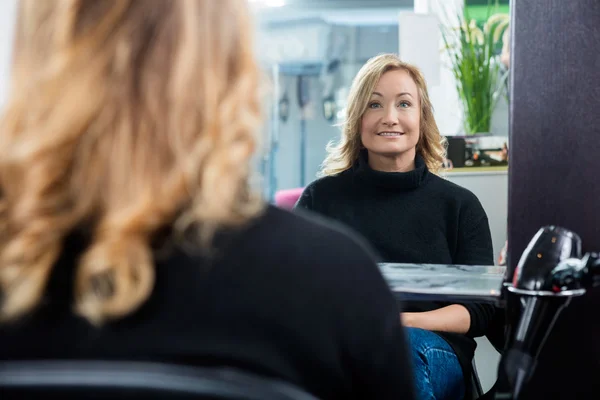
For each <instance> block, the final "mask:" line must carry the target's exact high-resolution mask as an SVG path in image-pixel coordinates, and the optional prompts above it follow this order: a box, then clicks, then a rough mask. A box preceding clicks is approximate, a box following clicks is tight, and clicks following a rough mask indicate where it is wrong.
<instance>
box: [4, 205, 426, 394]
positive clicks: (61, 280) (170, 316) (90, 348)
mask: <svg viewBox="0 0 600 400" xmlns="http://www.w3.org/2000/svg"><path fill="white" fill-rule="evenodd" d="M221 239H222V240H219V243H220V244H219V245H218V247H217V248H218V252H217V253H216V254H214V255H213V256H212V258H211V259H210V260H211V261H210V262H209V260H208V259H207V258H206V257H203V256H200V255H199V254H196V255H191V254H190V253H189V252H184V251H182V250H177V249H176V250H174V251H172V253H171V255H170V256H169V257H168V258H167V259H166V260H164V261H158V263H157V267H156V284H155V287H154V291H153V293H152V295H151V297H150V299H149V300H148V301H147V302H146V303H145V304H144V305H143V306H142V307H141V308H140V309H139V310H138V311H137V312H135V313H134V314H132V315H130V316H129V317H126V318H125V319H122V320H120V321H118V322H114V323H109V324H107V325H105V326H104V327H102V328H100V329H95V328H93V327H92V326H90V325H89V324H88V323H87V322H86V321H84V320H82V319H81V318H78V317H75V316H74V315H73V313H72V312H71V304H72V293H73V284H72V283H73V271H74V261H75V260H76V258H77V256H78V255H79V254H80V253H81V250H82V249H83V248H84V245H83V244H82V242H81V241H80V240H75V239H71V240H69V241H68V242H67V245H66V247H65V250H64V252H63V256H62V258H61V259H60V260H59V261H58V263H57V264H56V266H55V269H54V270H53V273H52V276H51V281H50V283H49V286H48V290H47V295H46V297H45V301H44V304H43V306H41V307H40V308H39V309H38V310H37V311H36V312H34V313H33V314H32V315H31V316H30V317H28V318H25V319H22V320H21V321H20V322H19V323H16V324H10V325H4V326H1V325H0V359H39V358H54V359H127V360H151V361H165V362H174V363H182V364H184V363H185V364H195V365H219V366H222V365H224V366H232V367H238V368H243V369H245V370H250V371H251V372H255V373H259V374H264V375H267V376H272V377H276V378H281V379H283V380H286V381H288V382H291V383H293V384H296V385H298V386H300V387H303V388H305V389H307V390H308V391H310V392H311V393H312V394H313V395H315V396H317V397H320V398H323V399H394V400H397V399H413V398H414V395H413V388H412V372H411V369H410V359H409V357H408V355H407V350H406V348H405V343H404V340H405V339H404V338H405V336H404V333H403V330H402V328H401V326H400V323H399V318H398V312H399V311H398V307H397V305H396V302H395V300H394V298H393V296H392V294H391V292H390V291H389V289H388V287H387V284H386V283H385V281H384V279H383V277H382V276H381V274H380V272H379V270H378V268H377V266H376V265H375V262H374V258H373V256H372V253H371V252H370V251H369V249H368V245H365V243H364V242H361V240H360V239H358V238H356V237H353V236H351V235H349V234H347V233H346V232H345V231H344V230H343V229H341V228H340V227H337V226H335V225H334V226H331V225H325V224H322V223H320V222H318V221H316V220H314V218H312V217H311V218H307V217H302V216H297V215H293V214H291V213H289V212H286V211H283V210H278V209H275V208H272V207H269V208H268V209H267V211H266V213H265V215H264V216H262V217H261V218H259V219H257V220H256V221H255V222H253V223H252V224H251V225H250V226H248V227H246V228H244V230H243V231H242V232H237V233H235V234H228V235H225V236H224V237H223V238H221Z"/></svg>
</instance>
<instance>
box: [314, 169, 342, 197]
mask: <svg viewBox="0 0 600 400" xmlns="http://www.w3.org/2000/svg"><path fill="white" fill-rule="evenodd" d="M351 182H352V169H347V170H345V171H342V172H340V173H338V174H335V175H325V176H321V177H319V178H317V179H315V180H314V181H312V182H311V183H309V184H308V185H307V186H306V189H307V190H310V191H312V192H314V191H319V192H322V191H329V190H332V189H338V188H339V187H340V186H345V185H347V184H348V183H351Z"/></svg>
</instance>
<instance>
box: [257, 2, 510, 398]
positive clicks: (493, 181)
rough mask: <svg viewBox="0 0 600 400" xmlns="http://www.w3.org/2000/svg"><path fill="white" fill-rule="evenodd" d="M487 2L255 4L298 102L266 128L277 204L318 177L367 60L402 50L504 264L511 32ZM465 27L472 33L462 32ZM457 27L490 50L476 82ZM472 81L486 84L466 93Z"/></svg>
mask: <svg viewBox="0 0 600 400" xmlns="http://www.w3.org/2000/svg"><path fill="white" fill-rule="evenodd" d="M491 3H492V4H493V7H495V8H493V10H491V12H490V13H488V11H489V10H488V1H487V0H464V1H458V0H455V1H445V0H444V1H440V0H389V1H377V2H373V1H369V0H363V1H350V0H348V1H336V2H331V3H328V4H329V5H327V4H326V3H323V4H320V5H317V4H316V3H315V2H304V1H289V2H286V4H285V5H283V6H281V7H262V8H260V9H259V10H257V13H258V15H259V21H260V26H259V49H260V50H259V56H260V57H261V62H262V63H263V65H264V66H265V70H266V71H273V66H277V68H276V70H277V73H276V75H277V76H276V77H273V78H272V79H275V80H278V81H286V80H289V81H290V82H293V81H294V80H296V84H295V85H291V87H290V89H289V91H288V90H287V89H283V88H282V87H280V88H279V91H280V92H282V93H284V94H285V95H288V96H290V98H293V99H297V101H292V102H289V103H286V105H285V107H282V104H281V102H279V104H278V107H277V108H278V109H279V111H278V112H279V113H281V112H282V109H285V110H287V114H286V119H285V121H286V123H284V124H283V123H282V124H278V125H277V126H270V127H268V128H267V131H269V132H271V133H270V141H269V142H270V143H271V147H270V149H276V150H277V151H276V153H277V154H276V156H274V157H272V158H271V159H270V163H269V167H268V170H269V174H268V176H269V177H270V178H269V179H268V180H265V181H264V185H265V187H266V188H267V189H266V190H265V192H266V193H268V194H269V201H271V202H274V201H275V197H274V196H275V194H276V193H278V192H281V191H290V190H295V191H296V192H297V193H298V194H299V193H300V192H301V190H302V188H303V187H305V186H306V185H308V184H310V183H311V182H313V181H314V180H316V179H317V176H318V173H319V171H320V170H321V166H322V163H323V161H324V159H325V157H326V155H327V153H326V147H327V145H328V143H330V142H332V141H334V142H335V141H337V140H338V139H339V138H340V125H341V124H342V123H343V122H344V120H345V113H346V107H347V98H348V94H349V90H350V87H351V84H352V81H353V79H354V78H355V76H356V74H357V73H358V71H359V70H360V68H361V67H362V66H363V65H364V64H365V62H367V60H369V59H370V58H371V57H374V56H376V55H378V54H381V53H399V54H400V57H401V58H402V59H403V60H405V61H408V62H411V63H415V64H417V65H418V66H419V67H420V69H421V70H422V71H423V73H424V74H425V79H426V81H427V86H428V92H429V96H430V100H431V102H432V104H433V109H434V117H435V120H436V123H437V125H438V128H439V130H440V133H441V134H442V135H443V136H445V137H446V138H447V141H448V149H447V157H446V159H445V160H444V170H443V171H442V172H441V173H440V175H441V176H442V177H443V178H444V180H447V181H450V182H452V183H455V184H457V185H459V186H462V187H464V188H466V189H468V190H469V191H470V192H472V193H473V194H474V195H475V196H476V197H477V199H478V200H479V202H480V203H481V205H482V207H483V209H484V210H485V213H486V214H487V219H488V222H489V228H490V232H491V236H492V247H493V260H494V263H496V264H502V263H503V262H504V261H505V259H506V257H505V245H506V242H507V217H508V215H507V213H508V160H509V155H510V140H509V137H508V127H509V116H508V112H509V93H508V77H509V72H510V69H509V66H510V61H509V60H510V55H509V51H510V46H509V45H508V41H509V40H510V38H509V35H508V34H505V32H508V30H507V26H508V25H509V17H508V15H509V2H508V0H499V1H498V2H496V1H495V0H494V1H492V2H491ZM496 3H497V6H496ZM459 16H464V17H460V18H459ZM426 17H432V18H430V19H431V20H432V21H433V22H432V23H433V25H431V26H429V25H426V24H425V19H426ZM461 18H462V19H461ZM464 22H467V23H466V24H464ZM486 24H487V25H486ZM463 25H464V26H466V27H467V28H468V29H469V30H468V31H464V30H463V31H461V30H460V29H458V30H457V28H460V27H461V26H463ZM444 29H445V32H446V36H444V35H443V30H444ZM449 31H454V32H456V31H458V36H454V37H451V36H449V35H448V32H449ZM488 32H491V33H490V34H488ZM461 34H462V39H465V38H467V37H468V38H471V39H472V40H473V43H477V46H478V47H477V49H478V50H477V52H479V53H478V54H480V53H482V52H484V51H487V50H485V49H486V48H489V49H490V50H489V53H487V54H486V55H485V57H486V59H485V60H486V63H485V65H486V68H488V69H487V72H486V74H487V75H486V76H485V77H484V76H481V77H478V78H477V79H479V80H476V79H475V78H473V79H475V80H472V81H462V82H461V81H460V79H459V78H458V74H457V67H460V66H457V65H453V60H455V59H456V57H465V60H464V65H463V66H468V65H467V64H468V63H469V62H471V64H470V65H471V67H473V66H474V65H475V64H476V63H477V62H478V60H477V59H468V57H466V55H465V53H464V52H463V53H461V52H460V46H458V45H457V44H459V43H460V41H461V36H460V35H461ZM486 35H487V36H486ZM486 40H487V41H488V42H486ZM489 41H492V42H491V43H490V42H489ZM486 43H487V44H489V46H486ZM427 57H428V58H427ZM471 67H470V68H471ZM473 68H474V67H473ZM269 73H270V72H269ZM472 75H474V74H472ZM485 79H487V80H486V81H485V82H484V80H485ZM470 85H471V86H470ZM486 85H487V86H486ZM470 87H477V88H481V87H487V89H486V90H485V91H483V90H480V89H478V90H476V91H475V92H472V93H470V92H469V88H470ZM288 92H289V93H288ZM483 92H485V93H483ZM282 96H283V95H282ZM475 97H477V101H476V102H475V103H478V104H487V106H486V107H480V108H477V107H476V105H474V104H469V102H468V100H469V99H473V98H475ZM281 98H283V97H281ZM276 101H280V98H274V99H273V103H274V104H275V102H276ZM281 121H282V122H283V121H284V120H283V119H281ZM482 121H484V122H485V123H482ZM273 130H276V132H274V133H273V132H272V131H273ZM498 271H500V270H498ZM498 271H496V272H497V273H500V274H501V272H498ZM477 342H478V350H477V353H476V355H475V358H476V361H477V363H478V372H479V380H480V381H481V383H482V386H483V389H484V390H485V389H487V388H489V387H490V386H491V385H492V384H493V383H494V381H495V377H496V369H495V367H496V365H497V362H498V360H499V358H498V354H497V352H496V351H495V350H494V349H493V347H492V346H491V345H490V344H489V343H488V342H487V340H485V339H482V340H479V339H478V341H477ZM480 365H481V366H480ZM484 365H485V366H487V367H482V366H484ZM490 366H491V367H490Z"/></svg>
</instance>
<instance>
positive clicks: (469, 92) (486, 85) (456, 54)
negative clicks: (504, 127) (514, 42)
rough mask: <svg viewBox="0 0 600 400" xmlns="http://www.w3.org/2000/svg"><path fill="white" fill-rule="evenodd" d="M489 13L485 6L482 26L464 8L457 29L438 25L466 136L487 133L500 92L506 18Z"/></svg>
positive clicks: (490, 11) (489, 9) (506, 15)
mask: <svg viewBox="0 0 600 400" xmlns="http://www.w3.org/2000/svg"><path fill="white" fill-rule="evenodd" d="M492 10H493V7H492V6H491V5H490V4H488V15H487V19H486V21H485V22H484V24H483V27H480V26H478V24H477V22H476V21H475V20H474V19H471V18H470V17H469V13H468V9H467V8H465V10H464V13H459V15H457V17H458V25H459V26H458V27H448V26H442V38H443V40H444V44H445V46H444V49H445V51H446V52H447V55H448V56H449V59H450V69H451V71H452V74H453V75H454V78H455V80H456V89H457V91H458V95H459V97H460V100H461V102H462V106H463V117H464V118H463V119H464V129H465V133H466V134H469V135H473V134H477V133H489V132H490V125H491V119H492V113H493V111H494V108H495V106H496V102H497V100H498V98H499V96H500V95H501V92H502V91H503V90H504V85H503V84H502V82H501V77H500V61H499V59H498V52H499V49H500V47H501V41H502V36H503V33H504V31H505V30H506V29H507V27H508V23H509V16H508V14H500V13H495V14H492ZM446 20H448V19H446Z"/></svg>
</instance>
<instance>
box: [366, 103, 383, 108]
mask: <svg viewBox="0 0 600 400" xmlns="http://www.w3.org/2000/svg"><path fill="white" fill-rule="evenodd" d="M379 107H381V104H379V103H369V108H379Z"/></svg>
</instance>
